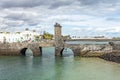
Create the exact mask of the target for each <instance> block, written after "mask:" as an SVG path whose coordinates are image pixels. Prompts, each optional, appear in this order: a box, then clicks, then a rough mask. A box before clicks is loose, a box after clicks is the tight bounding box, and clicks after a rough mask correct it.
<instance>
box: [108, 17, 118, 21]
mask: <svg viewBox="0 0 120 80" xmlns="http://www.w3.org/2000/svg"><path fill="white" fill-rule="evenodd" d="M106 20H107V21H114V22H116V21H118V22H119V21H120V17H119V18H118V17H109V18H106Z"/></svg>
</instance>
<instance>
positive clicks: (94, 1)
mask: <svg viewBox="0 0 120 80" xmlns="http://www.w3.org/2000/svg"><path fill="white" fill-rule="evenodd" d="M78 1H79V2H80V3H81V5H88V6H89V5H90V6H91V5H97V6H98V4H100V3H103V4H109V3H116V2H117V1H118V0H78Z"/></svg>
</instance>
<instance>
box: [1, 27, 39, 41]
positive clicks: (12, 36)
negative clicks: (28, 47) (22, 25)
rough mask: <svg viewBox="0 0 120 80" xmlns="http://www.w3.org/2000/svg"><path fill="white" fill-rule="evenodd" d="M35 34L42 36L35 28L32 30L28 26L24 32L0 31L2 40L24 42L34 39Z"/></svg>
mask: <svg viewBox="0 0 120 80" xmlns="http://www.w3.org/2000/svg"><path fill="white" fill-rule="evenodd" d="M35 36H40V34H39V33H37V32H36V31H35V30H33V31H30V30H29V29H28V28H27V29H26V30H25V31H23V32H15V33H10V32H0V42H8V43H12V42H23V41H30V40H31V41H34V40H35Z"/></svg>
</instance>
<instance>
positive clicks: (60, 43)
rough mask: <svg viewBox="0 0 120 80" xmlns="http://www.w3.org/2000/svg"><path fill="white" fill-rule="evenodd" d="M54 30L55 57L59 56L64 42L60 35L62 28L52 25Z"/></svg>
mask: <svg viewBox="0 0 120 80" xmlns="http://www.w3.org/2000/svg"><path fill="white" fill-rule="evenodd" d="M54 28H55V30H54V31H55V35H54V36H55V55H56V56H61V50H62V49H63V47H64V42H63V39H62V34H61V28H62V26H61V25H60V24H58V23H56V24H55V25H54Z"/></svg>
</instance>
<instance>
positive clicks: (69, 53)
mask: <svg viewBox="0 0 120 80" xmlns="http://www.w3.org/2000/svg"><path fill="white" fill-rule="evenodd" d="M61 56H63V57H66V56H74V52H73V50H72V49H71V48H63V49H62V50H61Z"/></svg>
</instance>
